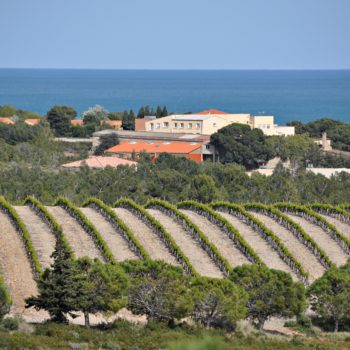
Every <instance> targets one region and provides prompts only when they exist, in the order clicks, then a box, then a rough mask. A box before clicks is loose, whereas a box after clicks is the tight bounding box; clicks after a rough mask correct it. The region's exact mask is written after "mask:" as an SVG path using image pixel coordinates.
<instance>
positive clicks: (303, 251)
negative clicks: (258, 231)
mask: <svg viewBox="0 0 350 350" xmlns="http://www.w3.org/2000/svg"><path fill="white" fill-rule="evenodd" d="M251 214H252V215H254V216H255V217H256V218H257V219H258V220H260V221H261V222H262V223H263V224H264V225H265V226H266V227H268V228H269V229H270V230H272V231H273V232H274V233H275V234H276V235H277V236H278V237H279V238H280V240H281V241H282V242H283V243H284V245H285V246H286V247H287V248H288V250H289V251H290V252H291V253H292V254H293V256H294V257H295V258H296V259H297V260H298V261H299V262H300V264H301V265H302V266H303V268H304V270H305V271H306V272H308V274H309V281H310V282H313V281H314V280H315V279H317V278H319V277H321V276H322V275H323V273H324V272H325V268H324V267H323V266H322V265H321V263H320V262H319V261H318V260H317V258H316V257H315V255H314V254H312V253H311V251H310V250H309V249H307V248H306V246H305V245H304V244H302V243H301V242H300V241H299V240H298V239H297V238H296V237H295V236H294V235H293V233H292V232H290V231H289V230H287V229H286V228H284V227H283V226H282V225H280V224H279V223H278V222H277V221H275V220H274V219H272V218H270V217H269V216H267V215H264V214H260V213H255V212H251Z"/></svg>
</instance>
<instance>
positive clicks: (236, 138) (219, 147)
mask: <svg viewBox="0 0 350 350" xmlns="http://www.w3.org/2000/svg"><path fill="white" fill-rule="evenodd" d="M210 143H211V144H212V145H213V146H215V149H216V151H217V152H218V155H219V160H220V162H221V163H224V164H227V163H237V164H241V165H243V166H245V167H246V168H247V169H254V168H257V166H258V165H259V164H261V163H264V162H267V161H268V160H269V159H271V158H272V157H273V156H274V151H273V148H272V147H271V145H270V144H269V143H268V142H267V137H266V136H265V135H264V133H263V132H262V131H261V130H260V129H251V128H250V126H249V125H244V124H230V125H228V126H226V127H224V128H222V129H220V130H219V131H218V132H216V133H215V134H213V135H211V138H210Z"/></svg>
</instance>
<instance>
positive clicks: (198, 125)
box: [150, 122, 201, 130]
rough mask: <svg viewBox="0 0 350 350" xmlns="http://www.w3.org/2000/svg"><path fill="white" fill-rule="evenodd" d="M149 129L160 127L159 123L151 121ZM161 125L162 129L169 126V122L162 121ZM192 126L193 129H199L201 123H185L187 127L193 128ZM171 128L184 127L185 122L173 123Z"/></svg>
mask: <svg viewBox="0 0 350 350" xmlns="http://www.w3.org/2000/svg"><path fill="white" fill-rule="evenodd" d="M150 125H151V130H153V129H160V123H151V124H150ZM162 127H163V128H164V129H167V128H169V123H168V122H163V123H162ZM193 127H194V128H195V129H200V128H201V123H195V125H193V123H188V124H187V129H193ZM173 128H174V129H177V128H179V129H184V128H185V123H173Z"/></svg>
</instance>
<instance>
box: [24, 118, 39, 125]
mask: <svg viewBox="0 0 350 350" xmlns="http://www.w3.org/2000/svg"><path fill="white" fill-rule="evenodd" d="M24 122H25V123H26V124H28V125H38V124H39V123H40V122H41V119H40V118H28V119H26V120H25V121H24Z"/></svg>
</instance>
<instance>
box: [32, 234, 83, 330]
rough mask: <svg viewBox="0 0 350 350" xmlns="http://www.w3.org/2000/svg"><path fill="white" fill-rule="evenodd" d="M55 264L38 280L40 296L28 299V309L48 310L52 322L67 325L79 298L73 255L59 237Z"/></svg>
mask: <svg viewBox="0 0 350 350" xmlns="http://www.w3.org/2000/svg"><path fill="white" fill-rule="evenodd" d="M52 257H53V259H54V262H53V264H52V266H51V269H46V270H45V271H44V273H43V274H42V276H41V277H40V278H39V280H38V282H37V283H38V289H39V295H38V296H35V297H34V296H32V297H30V298H28V299H26V307H27V308H29V307H34V308H35V309H37V310H41V309H44V310H47V311H48V313H49V314H50V316H51V318H52V320H54V321H56V322H60V323H66V322H67V317H66V314H67V313H69V312H70V311H72V310H74V307H75V300H76V296H77V292H78V290H77V281H76V275H77V273H76V268H75V263H74V260H73V257H72V253H71V252H70V250H69V249H68V248H67V247H66V245H65V244H64V241H63V238H62V237H58V238H57V241H56V246H55V250H54V252H53V254H52Z"/></svg>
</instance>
